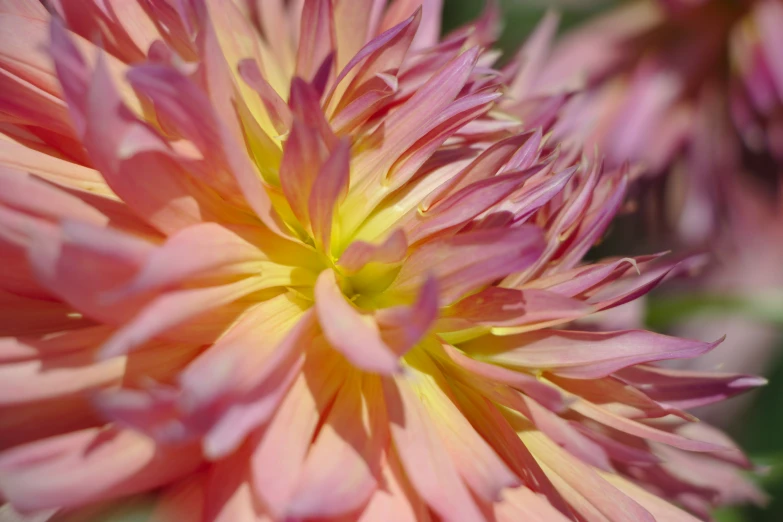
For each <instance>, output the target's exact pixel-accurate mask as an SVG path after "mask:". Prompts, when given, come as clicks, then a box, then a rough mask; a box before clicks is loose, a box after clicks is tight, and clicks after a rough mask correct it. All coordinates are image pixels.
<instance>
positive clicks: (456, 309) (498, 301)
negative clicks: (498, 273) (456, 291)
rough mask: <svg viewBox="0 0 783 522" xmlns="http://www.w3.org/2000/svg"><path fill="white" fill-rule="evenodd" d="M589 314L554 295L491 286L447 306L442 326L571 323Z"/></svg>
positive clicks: (576, 302) (578, 303) (580, 305)
mask: <svg viewBox="0 0 783 522" xmlns="http://www.w3.org/2000/svg"><path fill="white" fill-rule="evenodd" d="M591 311H592V310H591V309H590V307H589V306H587V305H585V304H584V303H583V302H582V301H579V300H576V299H571V298H570V297H565V296H562V295H560V294H556V293H553V292H548V291H545V290H534V289H531V290H516V289H513V288H502V287H496V286H491V287H489V288H486V289H484V290H482V291H481V292H478V293H476V294H473V295H470V296H468V297H466V298H464V299H462V300H460V301H458V302H456V303H455V304H453V305H452V306H450V307H449V308H448V309H447V310H446V311H445V314H444V315H445V318H444V319H442V320H441V324H443V325H444V326H446V325H449V326H450V327H451V328H454V329H456V328H457V327H461V328H470V327H473V326H476V325H483V326H492V327H504V326H506V327H512V326H522V325H528V324H535V323H540V322H544V321H552V320H561V319H562V320H573V319H577V318H579V317H583V316H585V315H587V314H588V313H590V312H591ZM452 323H453V326H451V324H452Z"/></svg>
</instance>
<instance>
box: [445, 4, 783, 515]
mask: <svg viewBox="0 0 783 522" xmlns="http://www.w3.org/2000/svg"><path fill="white" fill-rule="evenodd" d="M774 2H775V0H773V1H768V0H762V1H759V2H754V1H751V0H659V1H657V2H656V1H655V0H651V1H649V2H646V4H655V13H656V14H655V15H652V14H649V13H648V12H642V14H640V15H638V16H637V18H636V19H635V22H633V23H636V24H638V25H639V27H644V29H640V30H639V31H638V34H634V35H633V38H630V39H629V40H628V41H629V42H631V41H633V45H631V47H633V46H634V45H636V44H639V42H642V44H641V46H642V48H643V50H642V51H640V52H638V53H636V54H634V52H628V53H626V54H624V55H623V56H622V58H618V59H617V60H615V62H613V63H612V64H611V66H610V67H608V68H604V69H602V70H601V73H600V75H599V76H596V77H594V83H592V84H591V83H590V81H588V86H589V87H594V86H595V85H600V84H606V83H611V81H613V80H607V79H606V78H607V77H620V76H621V75H622V74H624V71H632V70H634V71H635V70H637V69H634V68H635V67H637V66H638V67H644V66H646V65H647V64H649V63H650V62H652V63H653V64H654V66H655V67H657V69H653V74H651V75H650V76H649V78H645V81H646V82H647V83H648V84H650V85H651V84H652V83H654V82H655V81H657V80H658V79H659V78H660V77H661V75H663V74H665V75H667V76H666V78H667V79H669V78H671V77H674V78H675V79H681V80H682V82H681V83H682V84H683V85H684V86H685V87H683V89H681V90H680V91H679V92H678V99H677V102H676V103H673V102H672V103H671V104H669V105H667V106H666V110H668V109H669V107H672V106H676V108H677V110H680V109H681V108H682V107H685V108H686V109H687V108H690V107H696V109H695V110H694V111H693V112H692V113H689V114H690V118H691V119H692V120H693V122H694V126H695V127H696V128H698V125H699V121H700V120H699V118H700V116H699V114H707V116H708V118H707V120H706V121H707V127H705V128H702V133H704V132H706V131H705V129H708V130H710V131H711V132H712V133H713V134H719V133H720V132H719V131H722V130H724V129H725V131H726V132H725V134H726V137H725V139H724V141H720V140H719V139H717V138H716V139H714V140H712V141H708V140H702V141H701V142H699V140H698V139H696V138H694V137H693V136H690V137H687V136H686V137H684V138H683V139H682V140H681V141H680V142H678V145H677V147H674V148H672V149H671V157H670V159H667V160H666V161H664V162H662V163H661V164H654V162H653V164H651V162H649V161H648V162H647V163H646V164H645V169H646V170H647V172H646V173H644V174H642V175H641V176H640V178H639V179H638V180H637V184H636V189H635V190H634V191H633V192H632V193H631V196H630V199H631V205H630V208H629V210H633V212H628V213H627V214H626V215H625V216H623V217H621V218H620V219H619V220H618V221H617V222H616V223H615V224H614V225H613V227H612V229H610V231H609V233H608V236H607V237H606V239H605V240H604V241H603V242H602V244H601V245H599V246H598V247H596V249H595V252H593V255H594V256H595V257H604V256H611V255H620V254H622V255H632V254H634V255H635V254H640V253H653V252H660V251H664V250H671V252H672V254H671V255H673V256H681V257H683V258H684V257H685V256H687V255H693V254H703V256H701V257H696V258H690V261H688V263H689V265H688V270H682V271H680V273H679V275H680V276H688V277H672V278H670V280H668V281H666V282H665V283H664V284H663V285H662V286H661V287H660V288H659V289H658V290H656V291H655V292H654V293H653V294H651V295H650V296H649V297H648V298H647V299H646V301H645V303H644V307H643V309H642V308H639V307H637V308H636V309H633V310H628V314H626V315H627V316H628V321H629V322H628V323H627V324H625V325H622V326H628V325H631V326H633V324H634V323H637V324H638V323H644V324H645V325H646V326H647V327H649V328H651V329H655V330H657V331H660V332H663V333H671V334H678V335H683V336H689V337H693V338H699V339H702V340H711V339H717V338H720V337H721V336H722V335H724V334H725V335H727V339H726V341H725V342H724V343H723V345H721V347H719V348H718V349H716V350H715V351H714V352H712V353H711V354H709V355H708V356H707V357H704V358H703V359H702V360H700V361H697V362H692V361H688V362H686V363H685V364H684V367H686V368H698V369H700V370H706V371H716V372H737V373H749V374H762V375H764V376H766V377H767V378H768V379H769V384H768V385H767V386H765V387H763V388H761V389H760V390H757V391H755V392H752V393H749V394H745V395H742V396H740V397H737V398H734V399H730V400H729V401H726V402H725V403H721V404H719V405H716V406H715V407H712V408H709V407H708V408H704V409H702V411H698V412H696V413H697V414H698V416H699V417H702V418H705V419H706V420H707V421H708V422H710V423H712V424H716V425H719V426H721V427H722V428H724V429H725V430H727V431H728V432H729V433H730V434H731V435H732V436H733V437H734V438H735V440H737V441H738V442H739V443H740V444H741V445H742V447H744V448H745V449H746V450H747V452H748V453H749V455H750V456H751V458H752V460H753V461H754V462H756V463H757V464H758V465H759V467H760V469H761V470H762V471H761V472H760V473H759V474H758V476H756V477H755V480H756V481H757V483H758V484H759V485H760V486H761V487H762V488H763V489H764V490H765V491H766V492H767V493H768V495H769V498H770V500H769V503H768V505H767V506H766V507H764V508H761V507H752V506H750V507H749V506H742V507H733V508H727V509H723V510H721V511H720V512H718V513H715V518H716V520H718V521H726V522H729V521H731V522H745V521H747V522H750V521H754V522H755V521H759V522H767V521H768V522H773V521H781V520H783V357H781V356H780V355H781V354H783V298H781V296H782V295H783V293H781V291H780V289H781V288H783V246H782V245H783V226H780V225H781V224H783V219H781V215H783V214H781V212H780V198H779V196H778V195H779V194H780V186H779V185H780V182H779V179H780V172H781V171H783V169H781V168H779V167H780V166H781V165H783V161H781V156H780V154H776V152H775V143H774V140H776V139H777V140H780V137H781V135H780V134H777V132H778V131H776V130H775V129H776V125H777V122H779V121H782V120H781V119H780V115H781V111H780V108H781V104H780V101H779V99H775V100H773V101H771V102H769V103H767V102H766V101H765V100H769V99H770V95H768V96H767V98H764V95H765V92H764V90H763V89H762V88H761V87H758V86H759V85H760V84H763V81H762V80H759V79H758V78H759V74H760V73H759V71H761V73H765V74H767V75H768V76H774V73H775V72H776V70H775V67H776V65H777V66H778V67H777V73H781V72H783V47H779V54H780V59H779V60H777V61H778V63H777V64H774V63H773V64H771V65H770V64H768V63H765V62H761V63H760V64H759V62H758V59H757V57H758V56H757V54H750V55H748V56H750V57H748V56H745V55H741V54H738V53H742V52H743V51H744V50H746V49H751V51H753V50H755V49H756V48H755V47H753V46H752V45H753V44H754V42H756V43H758V41H759V40H760V39H761V38H760V37H758V34H762V33H763V30H761V29H763V28H761V29H757V28H756V27H754V26H753V23H754V20H755V22H756V23H758V22H759V20H762V19H763V18H765V17H767V16H766V14H759V13H754V10H760V9H761V8H759V7H758V6H759V5H762V6H763V8H764V9H767V8H768V7H769V6H768V4H772V7H773V8H775V7H776V6H775V5H774ZM498 3H499V5H500V7H501V10H502V17H503V26H504V29H503V33H502V35H501V37H500V40H499V45H500V47H501V48H502V49H503V51H504V52H505V53H506V56H507V57H508V56H512V55H513V53H514V51H515V50H516V49H518V48H519V46H520V44H522V43H523V42H524V41H525V39H526V38H527V37H528V36H530V35H531V33H532V31H534V29H535V27H536V26H537V24H538V23H539V22H540V21H541V20H542V18H543V17H544V16H545V14H546V12H547V10H552V9H554V10H556V11H557V12H558V13H559V15H560V21H559V26H558V36H557V39H556V41H555V44H554V47H555V48H557V46H558V45H559V43H560V42H563V40H564V39H566V40H567V39H568V37H569V35H572V34H574V33H579V31H580V30H581V28H583V27H586V26H587V27H589V25H590V24H594V23H595V20H597V19H599V18H600V17H602V16H607V14H611V13H616V12H621V11H622V10H623V9H627V8H633V9H635V8H636V6H637V5H638V4H641V3H642V2H638V3H636V4H635V3H634V2H633V1H631V0H628V1H618V0H596V1H590V0H549V1H546V0H501V1H499V2H498ZM777 5H778V6H783V4H781V3H778V4H777ZM483 8H484V2H483V1H481V0H446V1H445V13H444V32H448V31H449V30H450V29H453V28H456V27H459V26H460V25H462V24H464V23H466V22H468V21H469V20H471V19H474V18H475V17H477V16H479V15H480V13H481V12H482V10H483ZM618 10H619V11H618ZM661 13H663V14H661ZM772 14H782V15H783V7H781V8H780V10H778V11H776V12H772ZM753 16H756V18H755V19H754V18H753ZM645 17H647V19H646V18H645ZM653 18H655V19H654V20H653ZM781 21H783V18H780V19H774V20H773V21H770V22H769V24H768V25H773V30H774V31H777V33H778V34H779V35H781V36H783V23H781V24H779V25H777V26H776V27H777V29H775V28H774V23H776V22H781ZM761 23H762V24H763V21H762V22H761ZM716 27H717V28H718V29H716ZM721 28H722V29H721ZM612 30H613V29H612V27H611V25H610V26H608V31H609V32H611V31H612ZM683 35H686V36H683ZM747 35H749V36H747ZM637 37H638V38H637ZM653 37H655V38H657V41H656V43H651V42H652V41H653V40H652V38H653ZM772 38H774V36H772ZM748 42H750V43H748ZM583 43H584V47H585V48H584V49H583V53H584V56H585V61H586V62H591V61H592V59H593V57H591V56H590V55H591V52H592V51H594V52H596V53H598V52H605V48H604V47H601V42H600V41H597V40H595V39H590V38H583ZM780 43H781V42H780V41H777V40H776V41H775V43H774V45H777V44H780ZM578 44H579V42H578V43H577V45H578ZM691 51H693V52H691ZM667 52H668V53H669V54H667ZM656 53H657V54H656ZM681 56H687V57H688V60H684V61H683V60H680V57H681ZM672 57H675V59H672ZM768 58H770V57H769V56H768ZM771 58H773V59H774V58H777V56H774V57H771ZM667 60H669V61H667ZM634 61H636V62H638V63H636V62H634ZM683 63H685V66H684V67H683ZM639 64H641V65H639ZM658 73H660V74H658ZM656 74H658V75H657V76H656ZM601 75H603V76H601ZM689 75H690V76H689ZM743 75H744V76H743ZM750 75H755V76H754V77H753V78H750V79H749V80H748V77H749V76H750ZM780 78H781V77H780V76H779V77H778V80H780ZM743 80H745V82H744V83H742V82H743ZM754 82H755V83H754ZM740 83H742V86H744V87H749V88H748V89H746V91H747V92H749V93H750V96H748V97H747V98H748V99H750V100H751V102H752V103H750V104H746V105H745V106H747V105H751V106H752V108H753V110H752V111H750V112H748V114H752V116H753V118H750V119H748V118H744V119H743V117H744V116H743V115H744V113H742V112H741V110H740V109H741V108H742V107H743V105H742V103H741V102H742V99H740V98H737V96H736V93H737V92H738V89H737V85H738V84H740ZM769 83H771V81H770V82H769ZM756 87H758V88H756ZM601 88H603V87H602V86H601V87H597V89H601ZM651 89H652V87H650V89H648V92H652V94H653V96H654V95H655V94H656V93H658V92H660V89H658V91H652V90H651ZM779 91H780V90H779V89H778V92H779ZM743 92H745V91H743ZM705 93H706V94H705ZM714 93H716V94H714ZM767 94H769V93H767ZM621 95H622V93H621V94H618V96H621ZM639 96H642V95H639ZM705 100H709V103H710V105H708V109H707V110H706V111H704V112H703V113H702V112H701V111H699V110H698V107H701V106H705V104H707V103H708V102H706V101H705ZM753 103H755V105H753ZM759 104H761V105H759ZM759 107H763V108H764V110H760V109H759ZM661 110H664V109H663V108H662V109H661ZM724 115H725V118H724V119H723V120H718V119H717V118H722V117H723V116H724ZM646 117H647V118H648V119H650V118H652V117H654V115H647V116H646ZM640 118H641V117H640ZM686 118H687V117H686ZM754 118H755V119H754ZM759 118H761V120H760V121H761V123H758V122H759ZM703 119H704V118H702V120H703ZM716 121H717V122H718V123H716ZM748 122H750V123H748ZM625 123H626V125H627V127H628V128H629V129H631V130H629V132H632V131H633V130H634V129H638V128H639V126H640V125H641V126H642V127H643V126H644V124H643V123H639V121H637V122H633V121H629V120H626V121H625ZM754 125H755V126H754ZM716 129H718V130H716ZM759 129H760V130H759ZM647 132H648V135H647V136H646V139H647V140H648V141H652V140H654V139H656V138H655V136H656V134H655V133H656V132H657V133H658V135H660V134H662V133H665V131H663V130H661V129H660V128H658V129H657V130H653V131H651V130H650V129H647ZM672 132H675V131H672ZM754 132H756V134H754ZM759 134H761V136H762V137H763V138H765V139H767V142H765V143H762V145H761V146H758V143H759V139H758V135H759ZM762 141H763V140H762ZM778 143H780V142H779V141H778ZM605 149H606V147H603V148H602V150H604V151H605ZM779 150H780V149H778V151H779ZM626 152H628V154H629V155H631V156H634V151H633V150H631V149H628V150H627V151H626ZM610 153H611V151H610ZM610 156H611V154H610ZM639 156H640V157H638V158H636V157H635V158H632V159H634V160H638V161H640V162H642V163H644V160H645V158H644V155H643V154H640V155H639ZM700 160H701V161H700ZM664 163H665V164H664ZM705 163H706V164H705ZM719 171H723V174H721V173H720V172H719ZM705 172H707V173H708V174H706V176H707V177H705V178H704V179H702V180H697V181H696V182H695V181H694V180H695V179H696V178H697V176H703V175H705V174H704V173H705ZM717 176H722V177H721V178H720V179H719V178H718V177H717ZM683 180H685V181H683ZM695 184H696V188H694V185H695ZM715 187H723V189H721V190H723V191H724V192H723V193H722V195H717V196H715V193H716V189H715ZM717 192H720V190H717ZM704 194H708V195H707V196H704ZM705 201H707V202H708V203H704V202H705ZM702 207H705V208H708V210H703V208H702ZM697 211H698V212H697ZM705 216H707V217H705ZM705 223H706V224H705ZM694 259H695V260H696V261H694Z"/></svg>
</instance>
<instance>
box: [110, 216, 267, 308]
mask: <svg viewBox="0 0 783 522" xmlns="http://www.w3.org/2000/svg"><path fill="white" fill-rule="evenodd" d="M264 259H265V256H264V255H263V254H262V253H261V251H260V250H258V249H257V248H256V247H254V246H253V245H252V244H250V243H249V242H247V241H246V240H244V239H243V238H241V237H240V236H239V235H237V234H235V233H234V232H232V231H231V230H229V229H228V228H225V227H222V226H220V225H218V224H217V223H201V224H198V225H193V226H191V227H188V228H185V229H182V230H180V231H179V232H177V233H176V234H174V235H172V236H169V238H168V239H167V240H166V242H165V243H164V244H163V245H162V246H161V247H159V248H157V249H156V250H155V251H154V252H153V253H152V254H151V255H150V256H149V258H148V260H147V262H146V264H145V265H144V267H143V268H142V269H141V271H140V272H139V274H138V275H137V276H136V277H135V278H134V279H133V281H132V282H131V283H130V284H129V285H128V286H127V287H126V288H124V289H122V290H120V291H119V292H120V295H129V294H136V293H143V292H146V291H149V290H152V289H160V288H165V287H167V286H172V285H176V284H178V283H181V282H182V281H185V280H187V279H188V278H192V277H196V276H198V275H202V274H208V275H211V276H216V275H217V276H220V275H233V274H242V273H252V270H253V269H252V268H249V269H247V270H242V269H241V265H242V263H249V262H252V261H262V260H264ZM256 271H257V270H256ZM117 298H119V295H118V296H117Z"/></svg>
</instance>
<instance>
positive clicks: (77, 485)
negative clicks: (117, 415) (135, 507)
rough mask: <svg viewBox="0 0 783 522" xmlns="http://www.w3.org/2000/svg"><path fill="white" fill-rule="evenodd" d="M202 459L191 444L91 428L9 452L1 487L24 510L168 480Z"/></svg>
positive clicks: (0, 469) (0, 465) (1, 464)
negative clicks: (159, 443) (171, 444)
mask: <svg viewBox="0 0 783 522" xmlns="http://www.w3.org/2000/svg"><path fill="white" fill-rule="evenodd" d="M200 463H201V458H200V456H199V455H198V452H197V451H194V450H193V448H192V447H183V448H167V449H163V448H159V447H156V445H155V444H154V443H153V442H152V440H151V439H148V438H146V437H144V436H143V435H139V434H136V433H133V432H131V431H123V430H117V429H108V430H100V429H92V430H85V431H79V432H74V433H69V434H68V435H63V436H60V437H55V438H52V439H47V440H44V441H41V442H36V443H33V444H29V445H26V446H21V447H19V448H15V449H13V450H11V451H8V452H6V453H5V454H4V455H3V457H2V459H0V490H1V491H2V492H3V496H4V498H5V499H7V500H8V501H10V502H11V503H12V504H13V505H14V506H16V507H17V508H19V509H22V510H25V511H33V510H40V509H47V508H55V507H57V508H68V507H77V506H81V505H84V504H87V503H91V502H98V501H101V500H110V499H113V498H116V497H119V496H125V495H130V494H133V493H138V492H143V491H147V490H149V489H153V488H156V487H159V486H162V485H165V484H168V483H169V482H172V481H174V480H176V479H178V478H180V477H183V476H186V475H188V474H190V473H192V472H193V471H194V470H195V469H196V467H197V466H198V465H199V464H200Z"/></svg>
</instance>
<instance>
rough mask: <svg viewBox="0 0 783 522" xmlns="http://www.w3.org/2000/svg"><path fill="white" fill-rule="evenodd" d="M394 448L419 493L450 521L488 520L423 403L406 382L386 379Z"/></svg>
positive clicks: (384, 385) (387, 404)
mask: <svg viewBox="0 0 783 522" xmlns="http://www.w3.org/2000/svg"><path fill="white" fill-rule="evenodd" d="M383 393H384V396H385V398H386V407H387V408H388V412H389V422H390V423H391V435H392V440H393V441H394V447H395V449H396V451H397V453H398V454H399V456H400V461H401V463H402V467H403V468H404V469H405V470H406V473H407V475H408V478H409V480H410V481H411V484H412V485H413V487H414V489H415V490H416V492H417V493H418V494H419V495H421V497H422V498H424V499H425V500H426V501H427V503H428V504H429V505H430V506H431V507H432V509H433V510H434V511H435V512H436V513H437V514H438V515H440V516H442V517H444V518H446V519H453V520H465V521H472V520H475V521H480V520H484V517H483V516H482V514H481V512H480V511H479V509H478V506H477V505H476V503H475V501H474V500H473V498H472V497H471V495H470V493H469V492H468V490H467V487H466V486H465V484H464V483H463V481H462V479H461V478H460V476H459V473H458V472H457V469H456V467H455V465H454V463H453V462H452V460H451V457H450V456H449V454H448V452H447V451H446V450H445V449H444V447H443V441H442V439H441V437H440V436H439V434H438V433H437V431H436V429H435V426H434V423H433V421H432V420H431V419H430V418H429V414H428V412H427V411H426V410H425V409H424V406H423V404H422V402H421V399H420V398H419V397H418V396H417V395H416V393H415V392H414V391H413V389H411V387H410V386H409V385H408V384H407V383H405V382H395V381H392V380H388V379H385V380H384V383H383Z"/></svg>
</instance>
